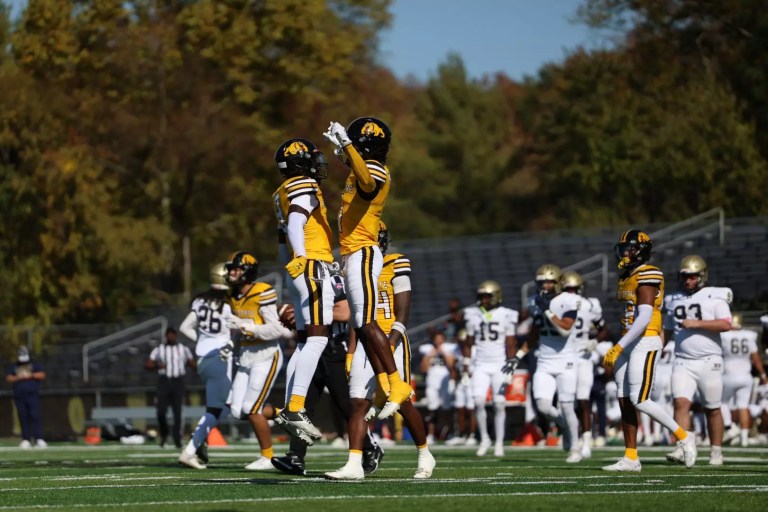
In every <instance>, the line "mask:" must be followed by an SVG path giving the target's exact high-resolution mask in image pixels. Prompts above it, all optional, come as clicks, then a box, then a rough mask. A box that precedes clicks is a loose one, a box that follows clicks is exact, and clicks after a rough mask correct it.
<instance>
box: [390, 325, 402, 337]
mask: <svg viewBox="0 0 768 512" xmlns="http://www.w3.org/2000/svg"><path fill="white" fill-rule="evenodd" d="M392 330H393V331H397V332H399V333H400V334H402V335H403V336H405V326H404V325H403V324H402V323H401V322H395V323H394V324H392Z"/></svg>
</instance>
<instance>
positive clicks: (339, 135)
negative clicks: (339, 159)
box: [323, 121, 352, 148]
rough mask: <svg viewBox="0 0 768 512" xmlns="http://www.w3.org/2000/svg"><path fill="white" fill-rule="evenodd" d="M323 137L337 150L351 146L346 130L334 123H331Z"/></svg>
mask: <svg viewBox="0 0 768 512" xmlns="http://www.w3.org/2000/svg"><path fill="white" fill-rule="evenodd" d="M323 136H324V137H325V138H326V139H328V140H329V141H331V142H332V143H333V144H334V145H336V146H337V147H339V148H343V147H345V146H349V145H350V144H352V141H351V140H350V138H349V136H348V135H347V130H345V129H344V127H343V126H342V125H341V124H339V123H337V122H335V121H332V122H331V124H330V126H328V131H327V132H324V133H323Z"/></svg>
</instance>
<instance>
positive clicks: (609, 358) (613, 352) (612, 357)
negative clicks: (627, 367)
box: [603, 345, 624, 368]
mask: <svg viewBox="0 0 768 512" xmlns="http://www.w3.org/2000/svg"><path fill="white" fill-rule="evenodd" d="M623 350H624V347H622V346H621V345H614V346H612V347H611V348H610V350H608V352H606V353H605V357H604V358H603V365H604V366H607V367H609V368H613V366H614V365H615V364H616V360H617V359H618V358H619V356H620V355H621V352H622V351H623Z"/></svg>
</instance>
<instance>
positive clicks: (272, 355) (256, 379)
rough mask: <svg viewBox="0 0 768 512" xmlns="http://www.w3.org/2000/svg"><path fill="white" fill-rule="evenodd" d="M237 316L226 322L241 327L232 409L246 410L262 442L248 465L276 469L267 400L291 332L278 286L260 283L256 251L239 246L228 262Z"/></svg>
mask: <svg viewBox="0 0 768 512" xmlns="http://www.w3.org/2000/svg"><path fill="white" fill-rule="evenodd" d="M225 268H226V271H227V283H228V284H229V286H230V289H231V291H232V295H231V297H230V306H231V308H232V313H234V314H235V315H236V316H235V317H229V319H228V320H227V327H229V328H230V330H233V331H234V330H237V331H239V341H240V343H239V345H240V355H239V361H238V367H237V372H236V373H235V378H234V380H233V382H232V397H231V400H232V401H231V404H230V409H231V410H232V415H233V416H235V417H236V418H240V417H242V416H247V417H248V420H249V421H250V423H251V426H252V427H253V431H254V433H255V434H256V438H257V439H258V440H259V445H260V446H261V457H260V458H258V459H257V460H255V461H254V462H252V463H250V464H248V465H247V466H245V468H246V469H249V470H252V471H271V470H273V469H274V468H273V467H272V462H271V458H272V455H273V451H272V436H271V429H270V427H269V424H268V423H267V418H266V417H265V416H264V415H263V414H262V408H263V407H264V403H265V401H266V399H267V397H268V396H269V393H270V392H271V391H272V386H273V385H274V384H275V380H277V374H278V373H279V372H280V368H281V367H282V365H283V352H282V350H280V339H282V338H290V337H291V336H292V333H291V331H289V330H288V329H286V328H285V327H284V326H283V325H282V324H281V323H280V319H279V317H278V315H277V306H276V304H277V292H276V291H275V289H274V288H272V286H271V285H269V284H268V283H258V282H256V278H257V276H258V268H259V263H258V261H257V260H256V257H255V256H253V254H250V253H248V252H243V251H240V252H236V253H235V254H233V255H232V257H231V258H230V260H229V261H228V262H227V263H226V264H225Z"/></svg>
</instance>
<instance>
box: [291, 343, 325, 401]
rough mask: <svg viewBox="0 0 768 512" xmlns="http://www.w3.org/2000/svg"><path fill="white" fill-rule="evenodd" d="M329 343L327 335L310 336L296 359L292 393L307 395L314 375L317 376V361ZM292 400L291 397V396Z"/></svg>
mask: <svg viewBox="0 0 768 512" xmlns="http://www.w3.org/2000/svg"><path fill="white" fill-rule="evenodd" d="M327 344H328V338H326V337H325V336H310V337H308V338H307V342H306V343H305V344H304V347H303V348H302V349H301V353H300V354H299V357H298V359H297V360H296V370H295V372H294V374H293V389H291V394H292V395H299V396H307V390H308V389H309V385H310V384H311V383H312V377H314V376H315V370H316V369H317V362H318V361H320V356H321V355H322V353H323V350H325V346H326V345H327ZM289 400H290V398H289Z"/></svg>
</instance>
